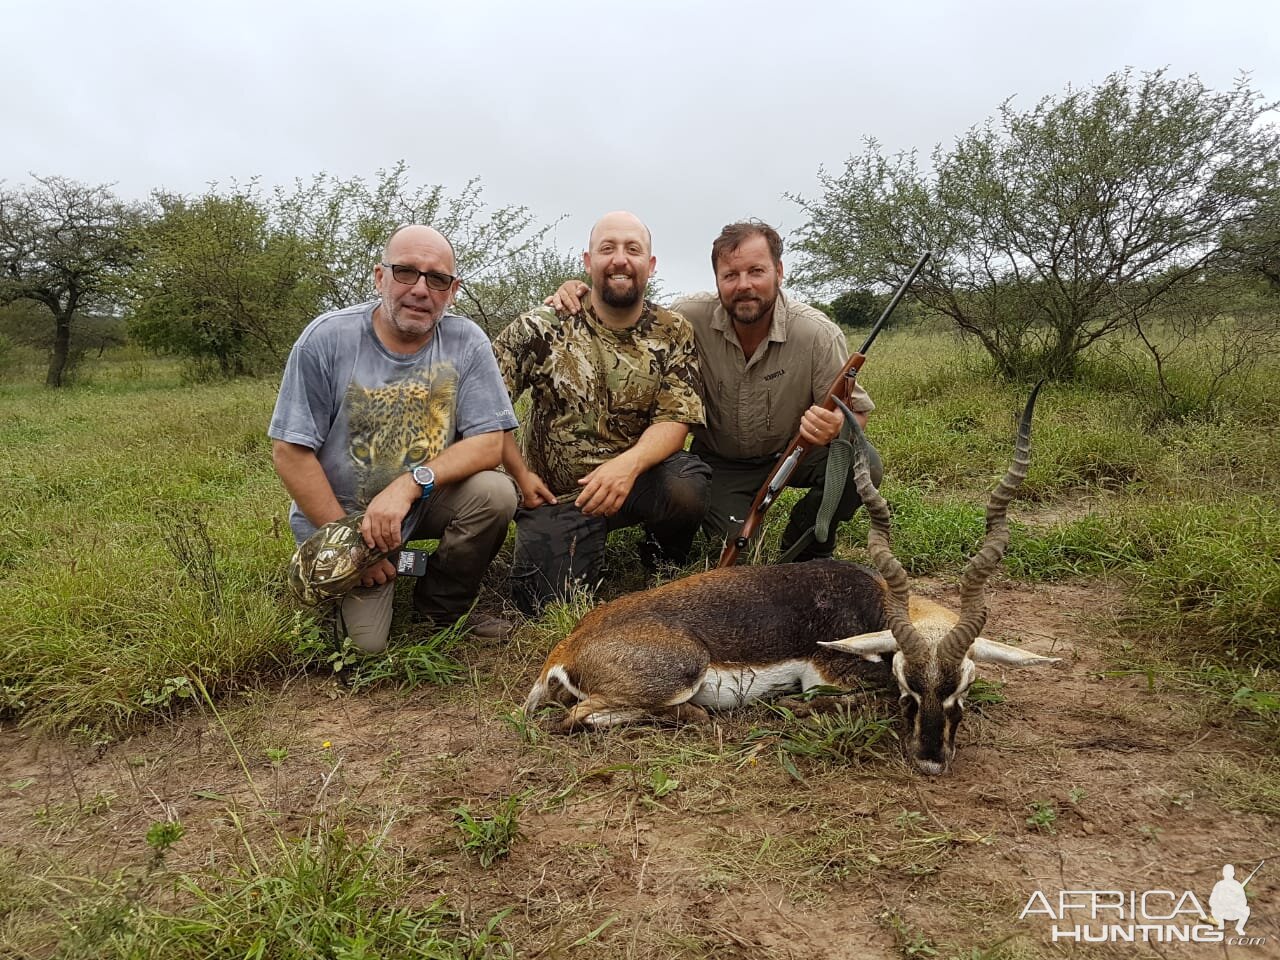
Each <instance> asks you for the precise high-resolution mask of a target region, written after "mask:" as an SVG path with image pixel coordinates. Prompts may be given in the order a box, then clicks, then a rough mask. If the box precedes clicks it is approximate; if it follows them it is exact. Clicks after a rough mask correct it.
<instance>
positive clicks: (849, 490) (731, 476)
mask: <svg viewBox="0 0 1280 960" xmlns="http://www.w3.org/2000/svg"><path fill="white" fill-rule="evenodd" d="M692 452H693V453H696V454H697V455H698V456H699V457H701V458H702V459H703V460H704V461H705V462H706V464H707V465H708V466H709V467H710V468H711V493H710V494H709V498H708V504H707V512H706V515H705V516H704V517H703V520H702V532H703V536H705V537H706V538H707V539H708V540H709V541H710V542H711V544H712V546H713V547H714V548H715V549H717V550H719V549H720V548H721V546H722V545H723V544H724V542H725V541H726V540H728V539H729V538H731V537H736V536H737V535H738V531H739V530H741V529H742V524H743V521H744V520H746V517H747V512H748V511H749V510H750V509H751V503H752V501H753V500H755V496H756V493H758V492H759V490H760V487H761V486H763V485H764V482H765V480H767V479H768V477H769V474H770V472H771V471H772V470H773V468H774V467H775V466H776V465H777V462H778V461H777V458H776V457H761V458H758V459H752V460H726V459H725V458H723V457H717V456H716V455H715V454H713V453H711V452H710V451H708V450H706V449H705V448H704V449H699V444H698V443H697V442H696V441H695V442H694V444H693V449H692ZM866 452H867V466H868V468H869V472H870V473H871V482H872V483H873V484H875V486H876V487H877V488H878V487H879V486H880V481H881V480H882V479H883V477H884V467H883V465H882V464H881V462H880V454H878V453H877V452H876V450H875V448H874V447H873V446H871V444H869V443H868V444H867V445H866ZM826 478H827V448H826V447H821V448H819V449H817V450H813V451H811V452H810V453H809V454H808V456H806V457H805V458H804V459H803V460H801V461H800V464H799V465H798V466H797V467H796V468H795V470H794V471H793V472H792V474H791V476H790V478H789V479H788V481H787V486H788V487H808V488H809V489H808V492H806V493H805V495H804V496H803V497H802V498H801V499H800V502H799V503H797V504H796V505H795V506H794V507H792V508H791V516H790V517H789V518H788V519H787V526H786V528H785V529H784V530H783V531H782V541H781V547H782V550H783V552H784V553H785V552H786V550H787V549H788V548H789V547H791V545H792V544H794V543H795V542H796V541H797V540H799V539H800V538H801V537H803V536H804V535H805V533H806V532H807V531H809V530H812V529H813V525H814V523H815V522H816V520H817V519H818V507H819V506H820V505H821V504H822V490H823V487H824V485H825V484H826ZM860 506H862V498H861V497H860V496H858V488H857V486H856V485H855V484H854V482H853V469H852V467H850V470H849V475H848V477H847V479H846V480H845V484H844V493H843V494H842V495H841V497H840V504H839V506H838V507H837V508H836V515H835V519H836V521H837V522H839V523H843V522H844V521H845V520H848V519H850V518H851V517H852V516H853V515H854V514H855V513H857V512H858V508H859V507H860ZM835 545H836V539H835V531H834V530H833V531H832V533H831V536H830V537H829V538H828V539H827V540H825V541H814V542H813V543H811V544H809V546H807V547H806V548H804V549H803V550H802V551H801V552H800V554H799V556H797V557H796V558H795V559H796V562H801V561H804V560H817V559H822V558H825V557H830V556H831V554H832V551H834V550H835Z"/></svg>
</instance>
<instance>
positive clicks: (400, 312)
mask: <svg viewBox="0 0 1280 960" xmlns="http://www.w3.org/2000/svg"><path fill="white" fill-rule="evenodd" d="M456 269H457V268H456V265H455V260H454V254H453V248H452V247H451V246H450V244H449V241H448V240H447V239H446V238H445V237H444V235H443V234H441V233H440V232H439V231H437V230H434V229H432V228H431V227H427V226H422V225H416V224H415V225H409V226H404V227H400V228H399V229H398V230H396V231H395V232H394V233H393V234H392V235H391V237H390V239H389V240H388V241H387V245H386V248H385V250H384V252H383V257H382V262H381V263H378V264H376V265H375V266H374V268H373V280H374V284H375V286H376V288H377V292H378V299H376V300H373V301H370V302H368V303H363V304H358V305H356V306H353V307H347V308H346V309H343V310H337V311H334V312H332V313H327V314H325V315H324V316H321V317H319V318H317V319H316V320H313V321H312V322H311V324H310V325H308V326H307V328H306V329H305V330H304V331H303V332H302V335H301V336H300V337H299V338H298V341H297V343H295V344H294V346H293V350H292V352H291V353H290V354H289V361H288V364H287V365H286V367H285V372H284V379H283V381H282V383H281V386H280V396H279V398H278V399H277V401H276V407H275V412H274V414H273V415H272V418H271V425H270V427H269V428H268V431H267V432H268V434H269V435H270V436H271V438H272V441H273V442H272V460H273V463H274V465H275V468H276V472H277V473H278V474H279V476H280V479H281V480H282V481H283V482H284V485H285V488H286V489H287V490H288V491H289V493H290V495H291V496H292V497H293V501H294V502H293V506H292V509H291V511H290V515H289V523H290V526H291V527H292V529H293V533H294V536H295V537H296V538H297V540H298V542H299V543H302V542H303V541H304V540H306V539H307V538H308V537H310V536H311V535H312V534H313V533H314V532H315V531H316V529H317V528H319V527H321V526H324V525H325V524H327V523H330V522H332V521H334V520H338V519H341V518H342V517H344V516H346V515H348V514H350V513H353V512H356V511H360V510H363V511H364V518H363V520H362V521H361V525H360V533H361V535H362V537H363V539H364V541H365V543H366V544H367V545H368V546H369V547H371V548H375V549H377V550H378V551H381V552H391V551H395V550H397V549H398V548H399V547H400V546H401V544H402V542H403V541H405V540H409V539H439V541H440V545H439V547H438V548H437V549H436V551H435V553H434V554H433V555H432V557H431V560H430V563H429V566H428V570H427V574H426V576H423V577H420V578H419V579H418V582H417V584H416V585H415V586H414V591H413V605H414V610H415V612H416V614H417V616H418V617H419V618H421V619H424V620H427V621H429V623H430V624H431V625H432V626H433V627H435V628H437V629H443V628H444V627H446V626H449V625H450V624H453V623H455V622H456V621H457V620H459V619H460V618H461V617H463V616H465V615H466V614H467V611H468V610H469V609H470V608H471V606H472V604H473V603H474V601H475V599H476V596H477V594H478V593H479V590H480V582H481V580H482V578H483V577H484V574H485V571H486V570H487V569H488V567H489V564H490V562H491V561H492V560H493V558H494V556H495V555H496V554H497V552H498V550H499V549H500V548H501V546H502V543H503V541H504V539H505V538H506V533H507V526H508V524H509V523H510V521H511V517H512V515H513V514H514V512H515V508H516V490H515V488H514V486H513V485H512V482H511V479H510V478H509V477H507V476H506V475H504V474H502V473H500V472H498V471H496V470H495V469H494V468H495V467H497V466H498V464H499V462H500V461H501V458H502V446H503V436H504V432H505V431H507V430H512V429H514V428H515V426H516V418H515V413H514V412H513V410H512V408H511V401H510V399H509V397H508V396H507V391H506V388H505V386H504V385H503V382H502V377H501V375H500V374H499V372H498V367H497V364H496V363H495V362H494V357H493V351H492V348H491V346H490V343H489V339H488V337H486V336H485V334H484V332H483V331H482V330H481V329H480V328H479V327H478V326H476V325H475V324H474V323H472V322H471V321H470V320H467V319H466V318H464V317H461V316H458V315H456V314H453V313H450V312H448V310H449V307H450V306H451V305H452V303H453V300H454V297H455V296H456V294H457V291H458V286H459V281H458V278H457V277H456V276H455V275H454V274H455V271H456ZM395 576H396V568H395V566H394V565H393V564H392V563H391V561H390V560H385V559H384V560H381V561H379V562H378V564H377V565H376V566H374V567H373V568H372V569H370V570H369V571H367V572H366V573H365V575H364V578H363V580H362V582H361V586H359V587H357V588H355V589H354V590H352V591H351V592H349V593H347V594H346V595H345V596H344V597H343V599H342V602H341V607H340V627H341V628H342V629H344V630H345V632H346V634H347V636H349V637H350V638H351V639H352V641H353V642H354V643H355V644H356V645H357V646H358V647H360V648H361V649H362V650H365V651H367V652H371V653H376V652H379V651H381V650H383V649H384V648H385V647H386V644H387V635H388V632H389V630H390V626H391V616H392V601H393V598H394V589H393V588H394V581H395ZM466 626H467V628H468V629H469V631H470V632H471V633H472V634H474V635H476V636H483V637H502V636H506V635H507V634H508V633H509V632H510V624H508V623H507V622H506V621H503V620H500V619H498V618H496V617H490V616H486V615H482V614H478V613H473V614H472V615H471V617H470V618H469V620H468V621H467V625H466Z"/></svg>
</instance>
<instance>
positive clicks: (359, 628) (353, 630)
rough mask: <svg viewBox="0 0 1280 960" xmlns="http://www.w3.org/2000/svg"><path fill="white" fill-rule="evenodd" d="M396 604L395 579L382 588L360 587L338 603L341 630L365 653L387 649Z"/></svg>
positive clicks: (339, 628) (339, 627)
mask: <svg viewBox="0 0 1280 960" xmlns="http://www.w3.org/2000/svg"><path fill="white" fill-rule="evenodd" d="M394 606H395V581H392V582H391V583H384V584H383V585H382V586H380V587H357V588H356V589H354V590H352V591H351V592H350V593H348V594H347V595H346V596H345V597H343V598H342V602H341V603H340V604H339V605H338V630H339V631H340V632H341V633H342V634H344V635H345V636H348V637H350V638H351V642H352V643H354V644H355V645H356V646H357V647H359V648H360V649H361V650H363V651H364V652H365V653H381V652H382V651H383V650H385V649H387V637H388V635H389V634H390V633H391V616H392V613H393V611H394Z"/></svg>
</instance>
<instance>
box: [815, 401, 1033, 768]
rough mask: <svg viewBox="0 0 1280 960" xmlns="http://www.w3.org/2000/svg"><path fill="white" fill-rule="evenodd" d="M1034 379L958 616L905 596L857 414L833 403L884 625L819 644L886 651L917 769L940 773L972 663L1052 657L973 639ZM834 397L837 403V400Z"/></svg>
mask: <svg viewBox="0 0 1280 960" xmlns="http://www.w3.org/2000/svg"><path fill="white" fill-rule="evenodd" d="M1039 392H1040V385H1039V384H1037V385H1036V388H1035V389H1034V390H1033V391H1032V392H1031V396H1030V398H1029V399H1028V400H1027V405H1026V408H1025V409H1024V410H1023V413H1022V419H1021V420H1020V421H1019V423H1018V440H1017V444H1016V446H1015V449H1014V456H1013V463H1012V464H1011V465H1010V466H1009V470H1008V472H1007V473H1006V474H1005V475H1004V478H1003V479H1002V480H1001V481H1000V483H999V485H998V486H997V487H996V489H995V490H993V491H992V493H991V498H990V499H989V500H988V501H987V533H986V538H985V539H984V540H983V543H982V547H981V548H980V549H979V550H978V552H977V553H976V554H974V555H973V557H972V559H970V561H969V563H968V564H967V565H966V566H965V569H964V574H963V575H962V577H961V579H960V616H959V617H958V618H957V617H956V615H955V614H954V613H952V612H950V611H948V610H946V609H945V608H942V607H940V606H938V605H937V604H934V603H931V602H929V601H916V600H914V599H913V598H911V597H910V596H909V593H908V589H907V574H906V571H905V570H904V569H903V568H902V564H900V563H899V562H898V560H897V558H896V557H894V555H893V553H892V552H891V551H890V547H889V507H888V505H887V504H886V503H885V501H884V498H883V497H882V496H881V495H880V493H879V491H877V490H876V488H875V487H874V486H872V484H871V477H870V474H869V472H868V469H867V463H866V456H865V454H864V453H863V437H862V433H861V430H860V429H859V427H858V423H857V420H856V419H855V418H854V416H853V414H852V412H851V411H850V410H849V409H848V407H846V406H845V405H844V404H843V403H840V407H841V409H842V411H843V412H844V415H845V418H846V420H848V422H849V423H850V425H851V429H852V430H853V431H854V433H855V443H854V449H855V454H854V481H855V482H856V483H857V486H858V493H859V494H860V495H861V496H862V504H863V506H864V507H865V508H866V511H867V516H868V517H869V518H870V521H871V529H870V532H869V533H868V535H867V552H868V553H869V554H870V555H871V560H872V562H873V563H874V564H875V567H876V569H877V570H878V571H879V572H880V575H881V576H882V577H883V578H884V580H885V583H886V585H887V593H886V597H885V609H886V616H885V622H886V623H887V624H888V627H889V629H888V630H881V631H879V632H876V633H867V634H861V635H859V636H856V637H848V638H846V639H844V640H833V641H830V642H829V643H827V644H826V645H827V646H831V647H835V648H837V649H840V650H844V651H846V652H849V653H855V654H858V655H860V656H863V657H867V658H871V659H878V658H879V657H880V656H882V655H886V654H889V653H892V654H893V675H894V678H895V679H896V680H897V681H898V690H899V696H900V703H901V705H902V713H903V719H904V726H905V736H904V737H903V747H904V749H905V750H906V752H907V755H908V756H909V757H910V758H911V760H912V761H913V762H914V763H915V765H916V767H917V768H918V769H919V770H920V771H921V772H923V773H926V774H929V775H937V774H941V773H945V772H946V770H947V767H948V766H949V765H950V763H951V760H952V758H953V757H954V756H955V751H956V730H957V729H958V728H959V726H960V720H961V718H962V716H963V714H964V697H965V694H966V693H967V692H968V690H969V687H970V686H971V685H972V684H973V678H974V673H975V668H974V664H975V662H976V661H991V662H998V663H1005V664H1012V665H1017V666H1029V665H1032V664H1040V663H1054V662H1057V658H1053V657H1041V656H1037V655H1035V654H1031V653H1028V652H1027V651H1025V650H1020V649H1019V648H1017V647H1012V646H1009V645H1007V644H1003V643H996V642H994V641H991V640H988V639H987V638H985V637H980V636H979V635H978V634H979V633H980V632H981V630H982V628H983V626H984V625H985V624H986V621H987V605H986V601H985V600H984V598H983V586H984V584H985V583H986V582H987V578H988V577H990V576H991V574H992V573H993V572H994V571H995V569H996V567H997V566H999V564H1000V560H1001V558H1002V557H1003V556H1004V551H1005V548H1006V547H1007V546H1008V545H1009V523H1008V519H1007V514H1008V509H1009V501H1010V500H1011V499H1012V498H1013V494H1014V491H1016V490H1017V489H1018V486H1019V485H1020V484H1021V483H1022V481H1023V479H1024V478H1025V477H1026V475H1027V467H1028V466H1029V465H1030V463H1031V414H1032V410H1033V409H1034V407H1035V402H1036V395H1037V394H1038V393H1039ZM837 403H839V401H838V400H837Z"/></svg>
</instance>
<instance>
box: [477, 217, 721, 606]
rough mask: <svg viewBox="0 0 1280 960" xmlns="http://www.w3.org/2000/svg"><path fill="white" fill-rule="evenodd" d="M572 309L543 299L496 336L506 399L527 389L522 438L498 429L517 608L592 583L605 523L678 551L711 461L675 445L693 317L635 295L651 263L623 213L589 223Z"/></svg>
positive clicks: (694, 393) (694, 387) (697, 406)
mask: <svg viewBox="0 0 1280 960" xmlns="http://www.w3.org/2000/svg"><path fill="white" fill-rule="evenodd" d="M583 263H584V264H585V265H586V269H587V272H588V273H589V274H590V276H591V281H592V282H591V296H590V298H589V299H588V300H587V301H586V302H585V304H584V309H583V310H582V312H581V313H578V314H576V315H573V316H570V315H569V314H567V313H565V314H557V313H556V312H555V311H554V310H552V309H551V308H550V307H546V306H543V307H539V308H537V309H535V310H533V311H532V312H530V313H527V314H525V315H523V316H522V317H520V318H519V319H518V320H516V321H514V322H513V323H512V324H511V325H510V326H509V327H507V328H506V329H505V330H504V331H502V333H500V334H499V335H498V337H497V338H496V339H495V340H494V352H495V354H496V355H497V358H498V366H499V368H500V369H501V371H502V376H503V379H504V380H505V381H506V384H507V388H508V389H509V390H510V393H511V398H512V400H513V401H514V400H515V399H517V398H518V397H520V396H521V395H522V394H523V393H525V391H528V392H529V394H530V395H531V403H530V406H529V411H530V412H529V417H528V424H527V427H526V432H525V434H524V449H523V451H521V450H520V449H518V448H517V446H516V442H515V436H514V434H510V433H508V434H507V435H506V437H505V441H504V448H503V458H502V460H503V465H504V466H505V467H506V469H507V472H508V473H510V474H511V476H512V477H513V478H514V479H515V481H516V484H517V485H518V486H519V488H520V508H519V509H518V510H517V511H516V545H515V556H514V558H513V560H512V565H511V593H512V598H513V599H514V600H515V603H516V606H518V607H519V608H520V609H521V610H522V611H524V612H525V613H527V614H534V613H536V612H537V611H539V610H540V609H541V608H542V606H543V605H544V604H546V603H547V602H548V601H549V600H551V599H554V598H558V597H564V596H566V595H567V594H568V593H570V592H571V591H572V590H573V589H574V588H575V587H581V588H586V589H593V588H594V587H595V586H596V585H597V584H598V582H599V581H600V578H601V576H602V575H603V569H604V546H605V538H606V535H607V534H608V532H609V531H611V530H616V529H619V528H621V527H628V526H632V525H635V524H643V526H644V529H645V538H644V542H643V544H642V546H641V560H642V561H643V562H644V563H645V564H646V565H647V566H650V567H653V566H656V565H657V564H658V563H659V562H663V561H668V562H672V563H682V562H684V560H685V558H686V557H687V555H688V552H689V547H690V545H691V543H692V540H693V531H695V530H696V528H697V526H698V523H699V521H700V520H701V517H702V514H703V512H704V511H705V510H706V500H707V490H708V489H709V487H710V484H711V471H710V469H708V468H707V466H706V465H705V464H704V463H702V461H701V460H699V459H698V458H697V457H695V456H693V455H691V454H689V453H686V452H685V451H684V443H685V438H686V436H687V435H688V432H689V427H690V426H693V425H700V424H702V423H703V410H702V400H701V399H700V398H699V392H698V391H699V382H698V363H697V357H696V355H695V353H694V339H693V330H692V328H691V327H690V326H689V324H688V322H687V321H685V319H684V318H683V317H681V316H680V315H679V314H675V313H672V312H671V311H669V310H664V309H662V308H660V307H658V306H656V305H655V304H653V303H651V302H649V301H647V300H645V299H644V290H645V286H646V284H647V283H648V282H649V275H650V274H651V273H652V272H653V268H654V266H655V264H656V263H657V261H656V259H655V258H654V256H653V251H652V241H651V239H650V234H649V230H648V228H647V227H646V226H645V225H644V224H643V223H641V222H640V220H639V219H638V218H637V217H636V216H635V215H634V214H631V213H626V212H623V211H618V212H615V213H610V214H606V215H605V216H604V217H601V218H600V221H599V222H598V223H597V224H596V225H595V226H594V227H593V228H592V229H591V236H590V238H589V240H588V246H587V250H586V252H585V253H584V254H583Z"/></svg>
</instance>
